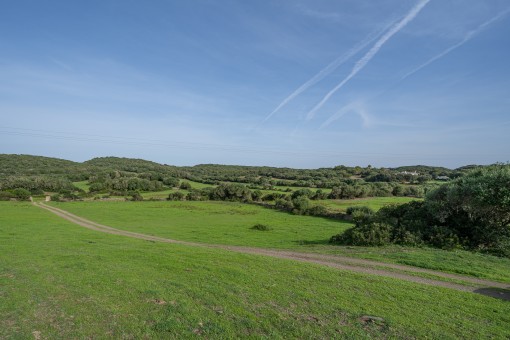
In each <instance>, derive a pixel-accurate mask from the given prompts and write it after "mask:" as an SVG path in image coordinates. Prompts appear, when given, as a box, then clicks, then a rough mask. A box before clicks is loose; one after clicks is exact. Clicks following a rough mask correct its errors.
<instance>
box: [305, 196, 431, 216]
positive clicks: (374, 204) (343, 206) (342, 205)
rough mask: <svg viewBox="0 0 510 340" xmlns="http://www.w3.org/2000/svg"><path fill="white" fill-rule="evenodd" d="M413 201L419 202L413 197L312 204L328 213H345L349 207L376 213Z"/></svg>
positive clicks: (360, 199) (325, 201)
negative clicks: (367, 208)
mask: <svg viewBox="0 0 510 340" xmlns="http://www.w3.org/2000/svg"><path fill="white" fill-rule="evenodd" d="M414 200H421V198H415V197H367V198H356V199H349V200H317V201H314V202H317V203H320V204H322V205H324V206H325V207H326V208H327V209H328V210H329V211H332V212H345V211H346V210H347V208H349V207H359V206H367V207H369V208H371V209H373V210H374V211H377V210H379V209H381V208H382V207H384V206H385V205H390V204H402V203H408V202H411V201H414Z"/></svg>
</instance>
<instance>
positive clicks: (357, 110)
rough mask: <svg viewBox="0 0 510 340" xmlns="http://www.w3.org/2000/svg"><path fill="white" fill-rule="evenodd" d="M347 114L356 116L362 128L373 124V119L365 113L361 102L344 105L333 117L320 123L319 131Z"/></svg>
mask: <svg viewBox="0 0 510 340" xmlns="http://www.w3.org/2000/svg"><path fill="white" fill-rule="evenodd" d="M348 113H354V114H357V115H358V116H359V117H360V119H361V121H362V126H363V127H365V128H367V127H370V126H371V125H372V124H373V119H372V117H371V116H370V114H369V113H368V112H367V110H366V108H365V106H364V105H363V104H362V103H361V102H352V103H350V104H347V105H345V106H344V107H342V108H341V109H340V110H339V111H337V112H336V113H335V114H334V115H332V116H331V117H329V118H328V119H327V120H326V121H325V122H324V123H322V125H321V126H320V128H321V129H323V128H325V127H326V126H328V125H329V124H331V123H333V122H334V121H335V120H338V119H340V118H341V117H343V116H345V115H346V114H348Z"/></svg>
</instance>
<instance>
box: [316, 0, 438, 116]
mask: <svg viewBox="0 0 510 340" xmlns="http://www.w3.org/2000/svg"><path fill="white" fill-rule="evenodd" d="M429 1H430V0H420V1H419V2H418V4H416V5H415V6H414V7H413V8H412V9H411V10H410V11H409V13H407V14H406V16H405V17H404V18H403V19H402V20H400V21H399V22H398V23H396V24H395V25H394V26H393V27H392V28H391V29H390V30H389V31H388V32H386V33H385V34H384V35H383V36H382V37H381V38H380V39H379V40H377V42H376V43H375V44H374V46H372V48H371V49H370V50H369V51H368V52H367V53H366V54H365V55H364V56H363V57H362V58H361V59H360V60H358V61H357V62H356V64H355V65H354V67H353V69H352V71H351V73H349V75H348V76H347V77H345V79H344V80H342V82H341V83H340V84H338V85H337V86H335V87H334V88H333V89H332V90H331V91H329V92H328V93H327V94H326V95H325V96H324V98H322V100H321V101H320V102H319V103H318V104H317V105H315V107H314V108H313V109H312V110H311V111H310V112H308V114H307V115H306V120H310V119H312V118H313V117H314V116H315V113H316V112H317V110H319V109H320V108H321V107H322V106H323V105H324V104H325V103H326V102H327V101H328V100H329V98H330V97H331V96H332V95H333V94H334V93H335V92H336V91H338V90H339V89H340V88H341V87H342V86H344V85H345V84H347V82H348V81H349V80H351V78H352V77H354V76H355V75H356V74H357V73H358V72H359V71H361V70H362V69H363V68H364V67H365V66H366V65H367V64H368V62H369V61H370V60H371V59H372V58H373V57H374V56H375V55H376V54H377V52H379V50H380V49H381V47H382V46H383V45H384V44H385V43H386V42H387V41H388V40H389V39H390V38H391V37H392V36H393V35H395V34H396V33H397V32H398V31H400V30H401V29H402V28H404V27H405V26H406V25H407V24H408V23H410V22H411V21H412V20H413V19H414V18H415V17H416V16H417V15H418V13H420V11H421V10H422V8H423V7H425V5H426V4H427V3H429Z"/></svg>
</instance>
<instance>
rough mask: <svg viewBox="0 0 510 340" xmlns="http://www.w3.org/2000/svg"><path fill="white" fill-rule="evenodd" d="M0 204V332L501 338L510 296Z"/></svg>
mask: <svg viewBox="0 0 510 340" xmlns="http://www.w3.org/2000/svg"><path fill="white" fill-rule="evenodd" d="M0 210H1V211H2V214H1V215H0V255H2V256H0V301H1V303H0V338H30V337H32V336H33V332H34V331H37V332H40V333H39V334H40V336H41V337H43V338H87V337H93V338H98V337H115V338H120V337H123V338H133V337H134V338H142V337H160V338H169V337H173V338H182V337H192V336H194V335H198V334H201V335H205V336H207V337H210V338H211V337H212V338H219V337H222V338H226V337H234V336H237V337H251V338H255V337H257V338H260V337H271V338H281V337H286V338H289V337H300V338H331V337H345V338H363V337H377V338H380V337H391V338H414V337H420V338H424V337H430V338H442V339H446V338H478V339H479V338H490V337H497V338H504V337H509V336H510V329H509V328H508V324H509V323H510V316H509V315H510V304H509V303H508V302H504V301H500V300H496V299H493V298H489V297H485V296H480V295H475V294H469V293H462V292H457V291H453V290H448V289H443V288H434V287H429V286H425V285H419V284H412V283H408V282H402V281H398V280H393V279H384V278H378V277H372V276H366V275H361V274H355V273H350V272H342V271H337V270H333V269H329V268H323V267H320V266H317V265H310V264H303V263H295V262H292V261H286V260H278V259H271V258H265V257H258V256H251V255H242V254H232V253H228V252H224V251H220V250H214V249H201V248H200V249H198V248H190V247H185V246H179V245H169V244H158V243H150V242H146V241H141V240H135V239H129V238H124V237H121V236H113V235H107V234H102V233H97V232H94V231H90V230H87V229H84V228H80V227H78V226H75V225H73V224H70V223H68V222H66V221H64V220H62V219H60V218H58V217H56V216H54V215H52V214H51V213H49V212H46V211H43V210H40V209H38V208H36V207H33V206H31V205H29V204H26V203H12V202H0ZM6 254H9V256H5V255H6ZM163 301H164V302H163ZM362 315H374V316H379V317H382V318H384V320H385V322H384V323H382V324H377V323H376V324H363V323H362V322H360V321H359V317H360V316H362Z"/></svg>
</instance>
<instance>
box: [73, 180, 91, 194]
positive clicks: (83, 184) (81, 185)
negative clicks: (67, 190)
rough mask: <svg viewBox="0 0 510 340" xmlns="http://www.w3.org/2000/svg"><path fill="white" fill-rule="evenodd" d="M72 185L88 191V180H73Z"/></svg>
mask: <svg viewBox="0 0 510 340" xmlns="http://www.w3.org/2000/svg"><path fill="white" fill-rule="evenodd" d="M73 185H74V186H75V187H77V188H78V189H82V190H83V191H85V192H89V188H90V185H89V181H81V182H73Z"/></svg>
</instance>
